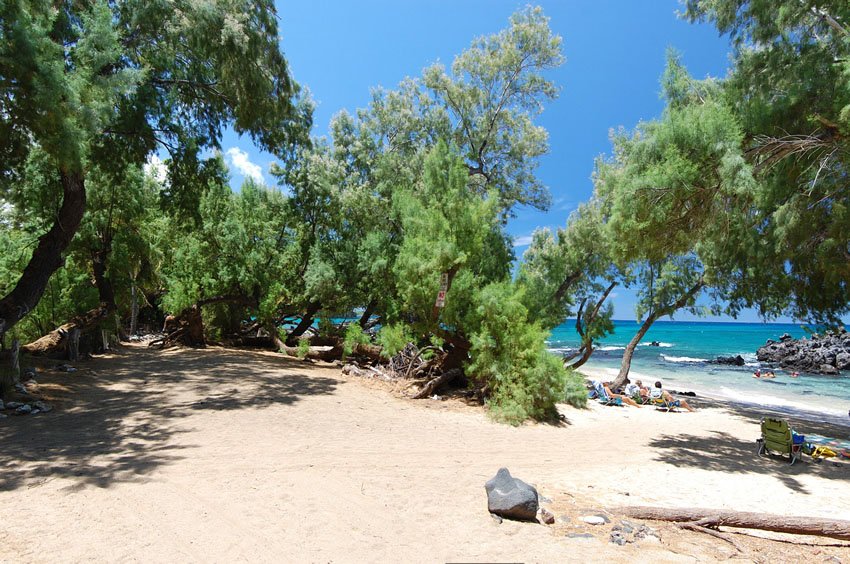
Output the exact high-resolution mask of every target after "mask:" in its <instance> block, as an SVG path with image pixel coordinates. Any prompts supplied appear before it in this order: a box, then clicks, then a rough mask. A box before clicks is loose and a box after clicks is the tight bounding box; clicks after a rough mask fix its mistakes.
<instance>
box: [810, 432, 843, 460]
mask: <svg viewBox="0 0 850 564" xmlns="http://www.w3.org/2000/svg"><path fill="white" fill-rule="evenodd" d="M806 442H807V443H809V444H810V445H812V452H815V451H816V450H817V449H818V448H820V447H824V448H825V449H828V450H829V451H831V452H833V453H834V454H833V455H832V456H840V457H842V458H844V459H850V441H845V440H841V439H833V438H831V437H824V436H823V435H812V434H807V435H806ZM822 452H823V451H822ZM812 456H814V455H812ZM827 456H828V455H827Z"/></svg>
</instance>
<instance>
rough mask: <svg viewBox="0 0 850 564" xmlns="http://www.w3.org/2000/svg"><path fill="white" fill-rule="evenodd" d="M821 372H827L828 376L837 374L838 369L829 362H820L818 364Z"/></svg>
mask: <svg viewBox="0 0 850 564" xmlns="http://www.w3.org/2000/svg"><path fill="white" fill-rule="evenodd" d="M820 371H821V374H828V375H830V376H835V375H836V374H838V369H837V368H836V367H834V366H833V365H831V364H821V365H820Z"/></svg>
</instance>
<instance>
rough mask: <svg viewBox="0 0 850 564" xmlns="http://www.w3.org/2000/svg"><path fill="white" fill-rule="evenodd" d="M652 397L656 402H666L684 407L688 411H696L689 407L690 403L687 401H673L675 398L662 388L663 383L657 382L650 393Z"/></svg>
mask: <svg viewBox="0 0 850 564" xmlns="http://www.w3.org/2000/svg"><path fill="white" fill-rule="evenodd" d="M650 397H651V398H652V399H654V400H664V401H666V402H667V403H671V404H674V405H681V406H682V407H684V408H685V409H687V410H688V411H695V410H694V408H693V407H691V406H690V405H688V402H687V401H686V400H683V399H680V400H676V399H673V396H672V395H671V394H670V392H668V391H667V390H664V389H662V388H661V382H660V381H659V382H655V388H654V389H653V390H652V392H650Z"/></svg>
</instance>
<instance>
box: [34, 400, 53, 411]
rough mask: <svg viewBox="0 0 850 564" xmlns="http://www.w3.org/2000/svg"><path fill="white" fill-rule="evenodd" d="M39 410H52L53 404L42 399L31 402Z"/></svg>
mask: <svg viewBox="0 0 850 564" xmlns="http://www.w3.org/2000/svg"><path fill="white" fill-rule="evenodd" d="M33 406H34V407H36V408H37V409H38V410H39V411H41V412H43V413H47V412H48V411H53V406H52V405H50V404H49V403H45V402H43V401H37V402H35V403H34V404H33Z"/></svg>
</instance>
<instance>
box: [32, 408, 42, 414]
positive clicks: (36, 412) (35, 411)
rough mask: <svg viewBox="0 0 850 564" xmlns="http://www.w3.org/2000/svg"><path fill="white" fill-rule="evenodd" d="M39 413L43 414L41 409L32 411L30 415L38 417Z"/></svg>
mask: <svg viewBox="0 0 850 564" xmlns="http://www.w3.org/2000/svg"><path fill="white" fill-rule="evenodd" d="M39 413H41V410H40V409H33V410H32V411H30V415H38V414H39Z"/></svg>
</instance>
